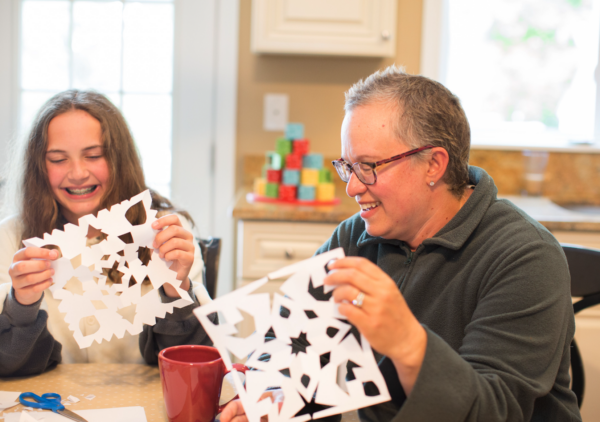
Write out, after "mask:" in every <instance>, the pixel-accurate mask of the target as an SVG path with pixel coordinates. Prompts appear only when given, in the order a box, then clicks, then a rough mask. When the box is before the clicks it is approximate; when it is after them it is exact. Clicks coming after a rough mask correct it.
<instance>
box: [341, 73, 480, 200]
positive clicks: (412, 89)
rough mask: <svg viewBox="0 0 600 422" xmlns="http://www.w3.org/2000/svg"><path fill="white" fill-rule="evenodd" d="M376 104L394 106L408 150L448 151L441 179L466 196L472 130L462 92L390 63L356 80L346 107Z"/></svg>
mask: <svg viewBox="0 0 600 422" xmlns="http://www.w3.org/2000/svg"><path fill="white" fill-rule="evenodd" d="M373 103H385V104H392V105H394V107H395V110H396V113H395V114H396V116H394V118H393V119H394V121H393V122H392V125H393V127H394V130H395V132H396V135H397V136H398V138H399V140H400V141H401V142H403V143H404V144H406V145H407V146H408V147H409V148H410V149H414V148H419V147H421V146H425V145H434V146H436V147H442V148H444V149H445V150H446V151H448V155H449V156H450V160H449V163H448V168H447V169H446V173H445V174H444V177H443V179H442V180H443V181H444V182H445V183H446V184H447V185H448V187H449V190H450V192H452V194H453V195H455V196H457V197H460V196H462V194H463V192H464V190H465V187H466V186H467V184H468V182H469V150H470V147H471V130H470V128H469V122H468V121H467V117H466V115H465V112H464V110H463V108H462V107H461V105H460V101H459V99H458V97H456V96H455V95H454V94H452V93H451V92H450V91H449V90H448V89H447V88H446V87H444V86H443V85H442V84H440V83H438V82H436V81H434V80H431V79H429V78H426V77H424V76H417V75H409V74H407V73H406V72H405V71H404V69H402V68H398V67H396V66H395V65H392V66H389V67H388V68H386V69H385V70H382V71H377V72H375V73H373V74H372V75H371V76H369V77H368V78H366V79H365V80H364V81H363V80H362V79H361V80H360V81H358V82H357V83H355V84H354V85H353V86H352V88H350V89H349V90H348V92H346V103H345V105H344V110H346V113H349V112H351V111H352V110H354V109H355V108H356V107H359V106H364V105H369V104H373ZM419 155H420V154H418V155H417V156H415V157H418V156H419Z"/></svg>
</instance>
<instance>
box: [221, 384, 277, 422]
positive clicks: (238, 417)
mask: <svg viewBox="0 0 600 422" xmlns="http://www.w3.org/2000/svg"><path fill="white" fill-rule="evenodd" d="M267 397H269V398H270V399H271V402H273V403H278V404H279V410H281V407H282V406H283V391H281V390H269V391H265V392H264V393H263V394H262V396H260V400H259V401H261V400H263V399H265V398H267ZM260 420H261V422H267V421H268V420H269V419H268V417H267V416H263V417H262V418H260ZM220 421H221V422H248V417H247V416H246V412H245V411H244V406H242V402H241V401H240V400H232V401H231V402H230V403H229V404H227V406H225V409H223V412H222V413H221V418H220Z"/></svg>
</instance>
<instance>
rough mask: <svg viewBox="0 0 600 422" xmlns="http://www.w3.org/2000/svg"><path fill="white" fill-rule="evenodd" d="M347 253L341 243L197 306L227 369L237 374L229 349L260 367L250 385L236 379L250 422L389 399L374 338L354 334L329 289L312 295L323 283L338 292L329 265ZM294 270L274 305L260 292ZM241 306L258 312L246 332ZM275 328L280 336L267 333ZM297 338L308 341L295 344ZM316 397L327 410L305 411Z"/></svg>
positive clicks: (297, 420)
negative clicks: (273, 393)
mask: <svg viewBox="0 0 600 422" xmlns="http://www.w3.org/2000/svg"><path fill="white" fill-rule="evenodd" d="M342 257H344V251H343V250H342V249H341V248H338V249H334V250H332V251H329V252H326V253H324V254H321V255H317V256H315V257H313V258H310V259H307V260H305V261H301V262H298V263H295V264H293V265H290V266H288V267H285V268H282V269H280V270H278V271H275V272H273V273H271V274H269V275H268V276H267V277H265V278H262V279H260V280H257V281H255V282H253V283H250V284H248V285H247V286H244V287H242V288H240V289H238V290H236V291H234V292H231V293H229V294H227V295H225V296H221V297H219V298H217V299H215V300H213V301H212V302H210V303H209V304H206V305H203V306H201V307H199V308H196V309H195V310H194V314H195V315H196V316H197V317H198V319H199V320H200V322H201V323H202V325H203V327H204V329H205V330H206V332H207V333H208V335H209V336H210V338H211V339H212V341H213V343H214V345H215V347H216V348H217V349H218V350H219V353H220V354H221V357H222V358H223V362H224V363H225V366H226V367H227V369H229V370H231V371H232V372H235V369H233V367H232V362H231V358H230V353H232V354H233V355H235V356H236V357H237V358H239V359H243V358H245V357H248V360H247V361H246V366H248V367H250V368H253V369H255V370H253V371H249V372H246V383H245V386H244V385H242V383H241V382H240V380H239V378H238V377H237V376H234V377H233V381H234V383H235V386H236V389H237V391H238V393H239V396H240V400H241V401H242V404H243V406H244V410H245V412H246V415H247V417H248V420H249V422H259V421H260V418H261V416H265V415H268V417H269V422H277V421H281V422H283V421H294V422H302V421H306V420H309V419H311V417H312V418H315V419H318V418H323V417H326V416H330V415H336V414H339V413H343V412H348V411H351V410H356V409H359V408H363V407H367V406H371V405H374V404H377V403H382V402H385V401H389V400H390V395H389V392H388V389H387V386H386V383H385V380H384V379H383V376H382V375H381V372H380V371H379V368H378V366H377V363H376V361H375V358H374V356H373V352H372V350H371V346H370V345H369V342H368V341H367V340H366V338H365V337H364V336H362V335H360V340H359V338H358V336H357V335H354V333H352V332H351V328H352V327H351V325H350V324H349V323H348V322H347V321H346V318H345V317H344V316H342V315H341V314H340V313H339V312H338V310H337V309H338V305H337V304H335V302H334V301H333V298H332V297H331V296H330V295H329V296H330V297H329V299H328V300H317V298H316V297H315V296H313V294H312V293H313V292H314V291H315V290H319V289H323V293H325V294H328V293H330V292H331V291H332V290H333V288H332V287H331V286H325V285H324V284H323V279H324V278H325V276H326V269H325V266H326V264H327V262H329V261H330V260H331V259H335V258H342ZM288 276H289V278H288V279H287V280H286V281H285V282H284V283H283V285H282V286H281V291H282V292H283V293H284V294H285V296H282V295H280V294H278V293H274V295H273V301H272V303H271V299H270V296H269V293H256V294H253V292H255V291H256V290H257V289H259V288H260V287H261V286H264V285H265V284H266V283H267V282H268V281H269V280H274V279H280V278H284V277H288ZM321 299H322V297H321ZM283 308H285V309H283ZM281 310H284V311H285V312H281ZM214 312H218V313H219V323H218V324H214V323H213V322H212V321H211V320H210V319H209V317H208V316H209V315H210V314H212V313H214ZM242 312H244V313H246V314H248V315H250V316H251V317H253V318H254V323H255V327H256V330H255V331H254V332H253V333H252V334H251V335H249V336H248V337H246V338H241V337H236V334H238V331H237V329H236V327H235V325H236V324H238V323H240V322H242V321H243V319H244V317H243V314H242ZM270 329H272V330H273V333H274V334H275V338H274V339H273V338H267V339H266V338H265V335H266V334H267V333H268V332H269V330H270ZM293 342H294V344H296V345H301V347H296V350H293V349H292V343H293ZM349 361H350V362H351V365H350V367H352V374H351V375H352V376H351V377H349V378H348V381H346V383H345V387H344V386H343V385H339V384H338V377H337V374H338V369H341V367H345V365H346V363H347V362H349ZM351 378H352V379H351ZM366 386H369V388H368V389H367V388H366ZM373 386H375V387H376V388H373ZM272 388H281V389H282V391H283V395H284V400H283V405H282V407H281V409H279V404H278V403H272V401H271V400H270V399H263V400H261V395H262V394H263V393H264V392H265V391H266V390H268V389H272ZM373 391H377V392H378V393H377V394H373ZM311 402H313V403H315V404H317V405H320V406H319V408H320V409H322V410H319V411H316V412H314V413H313V414H312V415H311V414H307V413H304V411H303V408H304V407H305V405H306V403H311Z"/></svg>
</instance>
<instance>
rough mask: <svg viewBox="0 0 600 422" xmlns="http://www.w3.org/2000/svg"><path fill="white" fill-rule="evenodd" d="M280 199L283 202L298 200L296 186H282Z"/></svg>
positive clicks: (280, 187)
mask: <svg viewBox="0 0 600 422" xmlns="http://www.w3.org/2000/svg"><path fill="white" fill-rule="evenodd" d="M279 199H280V200H282V201H294V200H296V186H294V185H280V186H279Z"/></svg>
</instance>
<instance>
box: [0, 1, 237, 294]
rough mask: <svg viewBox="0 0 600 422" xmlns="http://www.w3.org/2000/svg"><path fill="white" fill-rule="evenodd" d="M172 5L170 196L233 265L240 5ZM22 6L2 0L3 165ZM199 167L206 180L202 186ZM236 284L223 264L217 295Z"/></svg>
mask: <svg viewBox="0 0 600 422" xmlns="http://www.w3.org/2000/svg"><path fill="white" fill-rule="evenodd" d="M174 4H175V41H174V42H175V51H174V71H173V77H174V83H173V118H172V122H173V123H172V125H173V126H172V127H173V136H172V162H171V199H173V201H174V202H175V203H176V204H177V205H178V206H180V207H181V208H183V209H185V210H186V211H188V212H189V213H190V214H191V215H192V217H193V218H194V220H195V222H196V223H197V227H198V232H199V233H200V234H201V235H202V236H203V237H208V236H214V237H220V238H221V239H222V243H223V248H222V250H221V257H222V258H221V259H222V260H224V262H233V261H234V259H233V255H234V250H233V244H234V237H233V234H234V226H233V219H232V218H231V217H230V216H229V215H228V214H227V213H224V212H223V210H226V209H228V208H229V207H230V206H231V204H232V203H233V201H234V199H235V171H236V170H235V169H236V166H235V161H236V152H235V151H236V123H237V120H236V119H237V84H238V80H237V72H238V45H239V39H238V38H239V9H240V0H203V1H197V0H175V3H174ZM20 9H21V6H20V0H1V1H0V168H3V167H4V166H5V165H6V164H7V161H8V154H7V152H8V144H9V141H10V140H11V139H12V138H13V137H15V136H16V134H17V130H18V113H19V110H20V104H19V90H20V89H19V87H20V83H19V82H20V81H19V44H20V41H19V22H20ZM201 78H202V79H201ZM201 80H202V81H204V83H202V82H201ZM207 87H208V88H207ZM198 98H202V104H201V105H200V106H199V105H198V103H199V101H198ZM198 113H202V114H200V115H201V116H206V118H203V119H199V118H198ZM199 160H203V163H206V165H205V166H202V165H199V163H198V161H199ZM215 163H219V165H218V166H216V165H215ZM203 169H204V170H206V169H209V177H208V183H207V184H206V185H203V186H202V188H201V189H199V186H198V181H199V180H201V177H203V176H205V173H203V172H202V171H203ZM0 182H1V181H0ZM199 192H200V193H199ZM190 193H192V194H190ZM207 205H208V206H207ZM234 280H235V278H234V272H233V266H231V265H221V266H220V267H219V294H223V293H226V292H229V291H231V290H233V288H234V286H235V284H234Z"/></svg>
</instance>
